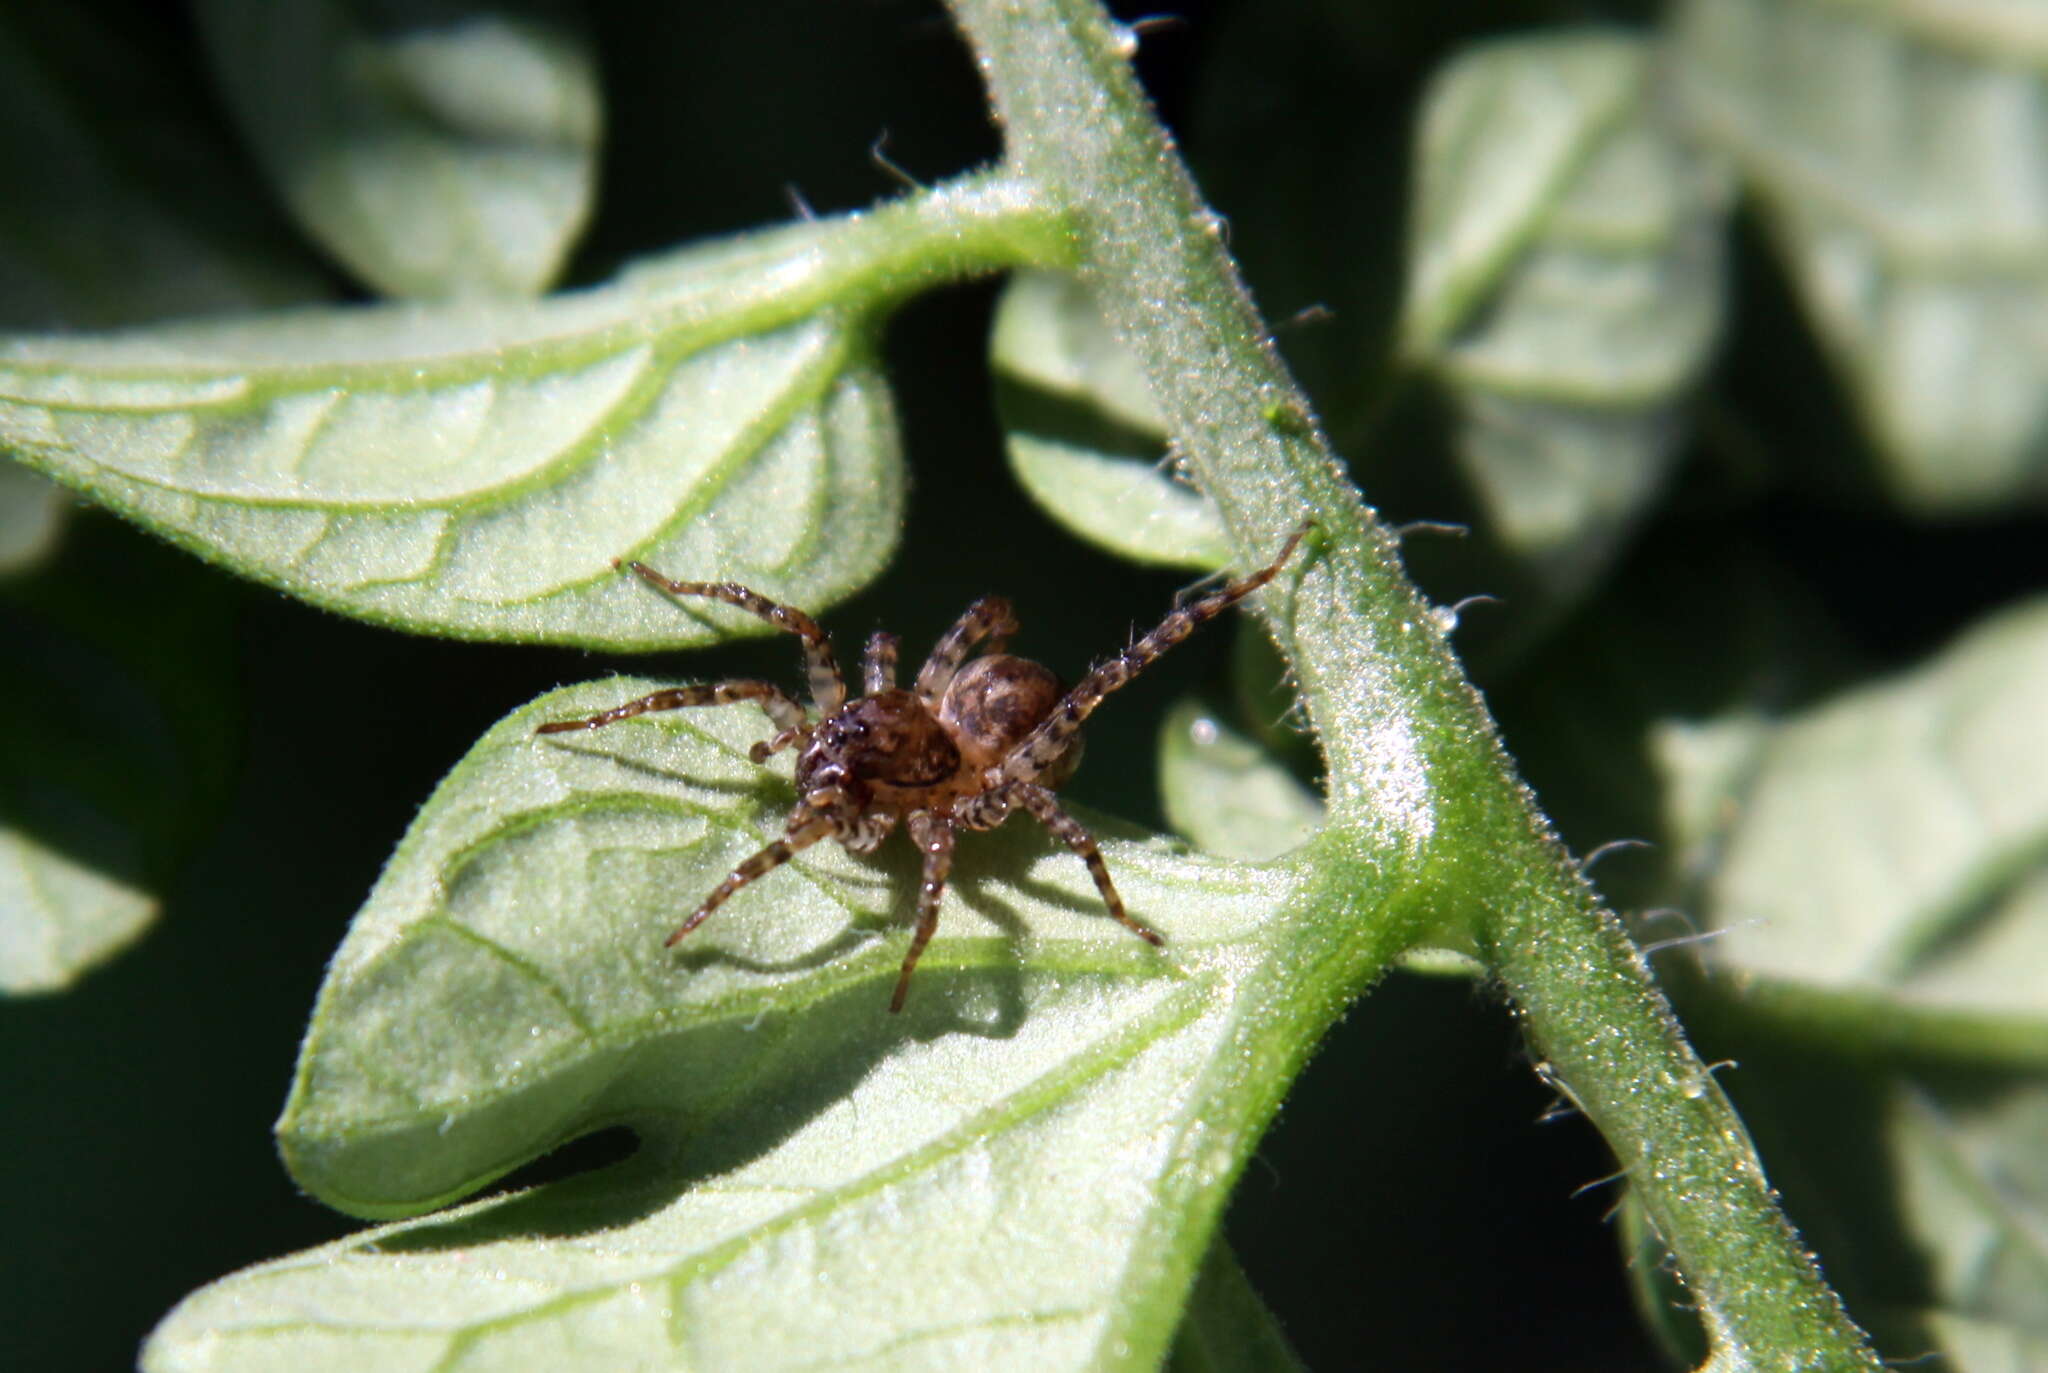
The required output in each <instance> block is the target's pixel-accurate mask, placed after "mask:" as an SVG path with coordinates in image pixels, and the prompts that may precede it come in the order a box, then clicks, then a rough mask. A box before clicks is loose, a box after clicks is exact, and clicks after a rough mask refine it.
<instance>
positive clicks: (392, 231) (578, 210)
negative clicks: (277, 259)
mask: <svg viewBox="0 0 2048 1373" xmlns="http://www.w3.org/2000/svg"><path fill="white" fill-rule="evenodd" d="M199 16H200V20H201V27H202V31H203V33H204V35H205V38H206V41H207V43H208V45H209V47H210V48H211V49H212V57H213V63H214V68H215V70H216V72H217V73H218V74H219V78H220V81H221V84H222V86H223V88H224V89H225V90H226V92H227V95H228V100H229V104H230V106H231V107H232V108H233V110H234V112H235V114H236V116H237V117H238V119H239V120H240V121H241V125H242V130H243V133H244V134H245V136H246V137H247V138H248V139H249V141H250V143H251V144H252V145H253V146H254V147H255V149H256V152H257V154H258V156H259V157H260V158H261V160H262V162H263V165H264V166H265V168H266V169H267V170H268V171H269V173H270V176H271V179H272V180H273V181H275V182H276V183H277V185H278V187H279V189H280V190H281V192H282V194H283V197H284V199H285V201H286V203H288V204H289V205H290V206H291V208H292V211H293V212H294V213H295V214H296V215H297V216H298V217H299V220H300V222H301V223H302V224H303V225H304V226H305V227H306V229H307V230H308V232H310V233H311V234H312V235H313V236H314V237H315V238H317V239H318V240H319V241H320V242H321V243H323V244H324V245H326V247H327V248H328V249H329V251H331V252H333V253H334V255H335V256H336V257H338V258H340V259H341V260H342V261H343V262H344V263H346V264H347V265H348V267H349V269H350V270H351V271H353V272H355V273H356V274H357V275H358V276H359V277H361V278H362V279H363V280H364V281H366V282H368V283H369V284H370V285H371V286H373V287H374V288H376V289H377V290H378V291H379V292H381V293H382V294H385V295H391V296H417V297H424V298H429V299H438V298H445V297H452V296H479V295H497V296H520V295H533V294H536V293H538V292H540V291H542V290H545V289H546V288H547V286H548V285H549V283H551V282H552V281H553V280H554V279H555V277H556V276H557V274H558V273H559V272H560V271H561V267H562V263H563V261H564V259H565V258H566V257H567V256H568V253H569V249H570V248H571V247H572V246H573V244H574V243H575V240H576V236H577V235H578V234H579V233H580V232H581V231H582V228H583V225H584V222H585V220H586V219H588V218H589V215H590V201H591V194H592V190H593V187H594V184H595V180H596V175H595V167H596V158H597V143H598V131H599V125H600V123H601V121H602V115H601V113H600V96H599V92H598V88H597V73H596V65H595V62H594V60H593V57H592V54H591V52H590V50H589V45H588V41H587V39H586V38H585V36H584V35H583V34H582V32H581V31H580V28H579V26H578V25H577V24H576V23H575V22H574V18H575V12H574V10H573V9H571V8H569V7H566V6H562V5H558V4H551V3H547V2H546V0H493V2H489V3H487V2H485V0H203V3H201V4H200V6H199Z"/></svg>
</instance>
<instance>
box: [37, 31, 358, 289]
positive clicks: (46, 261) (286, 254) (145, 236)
mask: <svg viewBox="0 0 2048 1373" xmlns="http://www.w3.org/2000/svg"><path fill="white" fill-rule="evenodd" d="M108 9H109V7H107V6H100V7H97V8H95V7H92V6H86V5H44V6H16V7H12V8H10V9H9V10H8V11H7V12H6V13H5V14H0V176H4V178H5V182H6V185H7V195H6V196H5V197H4V198H0V327H7V328H16V329H28V328H50V327H56V326H64V327H73V328H105V327H108V326H111V325H118V324H136V323H141V322H143V321H146V320H152V319H161V318H166V317H169V316H174V315H189V314H204V313H212V312H217V311H228V310H254V309H261V308H265V307H269V306H276V305H283V304H290V303H300V302H304V301H308V300H315V299H318V298H320V297H321V296H323V295H325V294H326V293H327V291H326V285H325V282H324V280H323V278H322V276H321V275H320V273H319V272H318V271H317V270H315V269H314V268H313V267H312V265H311V264H310V263H309V262H307V261H306V260H305V258H304V257H303V255H302V254H301V253H300V252H299V250H298V248H297V246H296V244H295V243H293V242H292V241H291V239H290V237H289V231H288V228H287V226H286V225H285V224H284V222H283V221H282V220H281V219H276V218H273V217H272V216H271V215H269V214H268V213H266V211H265V209H264V207H263V203H262V201H263V197H262V191H261V187H260V185H258V184H257V183H256V182H255V180H254V178H253V177H250V178H248V179H246V180H244V179H242V178H240V177H238V176H237V172H239V171H240V170H241V167H240V163H239V162H238V160H237V158H236V155H235V150H234V149H233V148H232V147H230V146H229V145H228V141H227V140H226V138H224V137H223V131H222V130H221V129H219V128H217V127H216V126H215V125H214V124H213V123H212V122H211V121H210V120H209V119H208V118H207V108H206V104H205V101H206V93H205V92H202V91H200V90H199V89H197V87H196V86H188V85H187V84H185V82H186V81H187V80H188V79H189V78H188V77H187V76H186V74H185V73H184V72H183V71H182V70H181V69H180V68H178V67H177V66H176V64H175V58H176V56H177V49H176V44H175V41H174V38H173V36H172V35H170V34H168V33H164V32H158V31H157V16H155V15H154V14H153V13H152V12H150V11H148V10H146V9H145V10H141V11H140V12H138V13H135V14H131V15H128V16H127V21H128V22H127V23H125V24H121V25H117V24H115V23H111V22H107V21H106V20H105V19H104V18H103V13H104V12H105V11H107V10H108Z"/></svg>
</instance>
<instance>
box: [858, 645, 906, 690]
mask: <svg viewBox="0 0 2048 1373" xmlns="http://www.w3.org/2000/svg"><path fill="white" fill-rule="evenodd" d="M897 642H898V641H897V638H896V636H895V635H894V634H884V633H882V632H881V631H880V630H876V631H875V633H873V634H872V635H870V636H869V637H868V646H867V649H866V651H865V652H863V653H862V654H861V655H860V675H861V689H862V690H863V691H865V692H866V693H867V694H868V695H870V696H876V695H879V694H881V693H882V692H884V691H887V690H888V689H889V688H891V687H893V686H895V685H896V645H897Z"/></svg>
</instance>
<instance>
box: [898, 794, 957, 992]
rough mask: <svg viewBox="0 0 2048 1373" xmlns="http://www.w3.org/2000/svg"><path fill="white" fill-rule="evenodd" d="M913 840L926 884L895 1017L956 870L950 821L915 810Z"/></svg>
mask: <svg viewBox="0 0 2048 1373" xmlns="http://www.w3.org/2000/svg"><path fill="white" fill-rule="evenodd" d="M910 839H911V842H912V843H914V844H916V845H917V851H918V852H919V853H920V854H922V855H923V856H924V883H923V885H922V886H920V887H919V888H918V891H917V930H916V932H915V933H914V934H912V935H911V936H910V952H909V953H907V954H905V955H903V971H902V972H900V973H898V974H896V993H895V995H894V996H891V997H890V998H889V1014H891V1015H894V1014H895V1013H896V1012H898V1011H900V1010H902V1009H903V1001H904V998H906V997H908V996H909V995H910V975H911V973H913V972H915V971H916V970H917V960H918V959H920V958H922V957H924V946H925V945H927V944H929V943H931V942H932V934H933V932H934V931H936V930H937V929H938V928H939V900H940V898H941V897H943V896H944V895H945V894H946V878H947V876H948V875H949V874H951V873H952V871H953V826H952V823H951V822H950V821H946V820H940V819H936V818H934V817H933V815H932V814H931V812H930V811H922V810H921V811H914V812H912V813H911V816H910Z"/></svg>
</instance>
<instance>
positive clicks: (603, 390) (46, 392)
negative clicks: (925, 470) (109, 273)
mask: <svg viewBox="0 0 2048 1373" xmlns="http://www.w3.org/2000/svg"><path fill="white" fill-rule="evenodd" d="M1043 224H1044V217H1043V216H1042V215H1041V214H1040V213H1039V212H1038V211H1036V210H1035V208H1034V207H1032V206H1030V205H1028V204H1025V203H1023V201H1022V199H1021V198H1020V197H1016V196H1014V195H1011V194H1009V193H1008V192H1007V190H1006V189H1005V188H1004V187H1003V186H1001V185H1000V184H999V183H990V182H982V183H963V184H961V185H956V186H954V187H952V188H948V189H941V190H937V191H933V192H928V193H925V194H924V195H922V196H919V197H916V198H913V199H911V200H908V201H904V202H900V203H898V204H896V205H893V206H890V207H886V208H884V209H882V210H879V211H876V212H874V213H872V214H866V215H855V216H850V217H847V218H843V219H839V220H826V221H819V222H816V223H806V224H800V225H794V226H791V227H789V228H786V229H782V230H779V231H769V232H764V233H760V234H755V235H749V236H745V237H741V238H737V239H731V240H725V241H720V242H716V243H712V244H709V245H705V246H702V247H698V248H695V249H691V250H687V251H683V252H679V253H674V254H670V255H668V256H666V257H662V258H656V259H652V260H650V261H649V262H647V263H644V264H642V265H641V266H639V267H638V268H636V269H633V270H631V271H628V272H627V273H625V274H624V275H622V276H621V277H620V278H618V279H617V280H616V281H614V282H613V283H612V284H610V285H608V286H603V287H599V288H596V289H594V290H589V291H583V292H578V293H573V294H568V295H563V296H558V297H554V298H551V299H548V300H545V301H539V302H532V303H527V302H504V303H490V302H481V301H479V302H461V303H457V302H450V303H445V304H440V305H432V306H396V305H393V306H383V307H376V308H367V309H350V310H327V311H309V312H305V313H301V314H295V315H286V316H277V317H269V318H258V319H246V320H237V321H232V322H220V323H208V324H204V325H188V326H182V327H177V328H160V329H153V330H140V331H135V332H132V333H127V334H121V335H113V336H106V337H98V338H78V339H66V338H42V339H21V340H17V341H15V342H13V343H12V344H11V345H8V346H5V347H0V442H4V443H5V444H6V445H7V446H9V447H11V448H12V449H13V450H14V451H16V452H17V453H18V454H20V455H21V456H22V457H23V458H24V459H26V460H27V461H28V462H30V463H31V465H33V466H36V467H39V468H41V469H42V470H44V471H46V472H48V473H50V474H51V475H53V476H55V477H57V478H58V479H59V480H61V481H64V482H65V483H67V484H68V485H72V486H75V487H77V488H79V489H81V490H83V491H85V492H86V493H87V494H88V495H90V496H92V497H93V498H95V499H97V500H99V501H101V502H103V503H105V504H107V505H110V506H113V507H114V508H116V509H118V510H120V511H122V512H123V513H125V514H128V515H129V516H131V517H132V518H134V519H136V520H139V521H140V522H142V523H143V524H145V525H148V526H150V527H151V528H153V529H155V530H157V531H158V532H159V533H162V534H165V535H166V536H168V537H171V538H173V539H175V540H177V541H179V542H181V543H184V544H187V545H188V546H191V547H194V548H196V549H197V550H198V551H200V552H203V553H205V554H206V555H207V556H209V557H212V558H215V559H217V560H219V561H221V562H224V563H226V564H228V565H229V566H231V567H233V568H235V569H236V570H238V571H241V572H243V573H245V574H247V575H249V576H253V577H257V578H259V579H261V580H264V581H268V582H271V583H273V584H275V585H278V586H281V587H283V588H284V589H286V590H288V591H291V592H293V593H294V594H296V595H299V596H301V597H304V598H305V599H307V600H309V601H313V602H315V603H316V604H320V605H324V606H328V607H330V608H332V609H336V610H340V611H343V612H345V613H348V614H352V615H356V616H359V617H361V618H363V619H367V620H371V621H374V622H378V623H382V624H388V625H393V626H397V627H401V628H406V629H412V630H418V631H422V632H428V633H442V634H451V635H458V636H464V637H478V638H484V637H490V638H505V639H524V640H548V641H553V642H558V643H580V644H589V645H599V646H605V647H612V648H630V649H651V648H656V647H665V646H672V645H679V644H691V643H703V642H706V641H709V640H711V639H713V638H715V637H717V636H718V635H719V634H720V633H722V632H724V631H723V630H722V629H721V626H725V625H733V624H738V625H742V626H743V627H744V629H745V630H753V631H760V630H761V629H762V627H761V625H760V623H759V622H758V621H757V620H754V619H753V618H752V617H751V616H746V615H743V614H740V613H738V612H730V613H727V612H723V611H713V612H711V613H710V614H708V615H705V614H700V613H696V612H684V611H679V610H678V609H677V608H676V607H675V606H674V605H672V604H670V603H669V602H667V601H665V600H663V599H662V598H661V597H659V596H656V595H653V594H651V593H650V592H649V591H648V590H647V588H646V587H645V586H643V585H640V584H638V583H636V582H634V581H633V580H632V579H631V578H626V577H621V576H620V575H619V574H618V573H617V572H616V571H614V569H613V560H614V559H617V558H644V559H645V560H647V561H648V562H650V563H652V564H653V565H654V566H655V567H657V568H660V569H661V570H662V571H664V572H666V573H668V574H669V575H671V576H675V577H683V578H692V577H711V578H716V579H718V580H724V579H727V578H736V579H739V580H742V581H746V582H748V583H750V584H752V585H754V586H756V587H758V588H759V589H761V590H762V591H764V592H766V593H768V594H770V595H776V596H779V597H781V598H782V599H785V600H789V601H793V602H795V603H797V604H801V605H805V606H808V607H812V608H816V607H819V606H823V605H826V604H828V603H830V602H831V601H833V600H834V599H836V598H838V597H840V596H843V595H845V594H846V593H847V592H848V591H850V590H851V589H852V588H854V587H856V586H858V585H860V584H861V583H862V582H864V581H865V580H866V579H867V578H869V577H870V576H872V575H873V574H874V572H875V570H876V569H877V568H878V567H879V566H880V565H881V563H882V561H883V559H884V558H885V557H886V556H887V555H888V552H889V550H890V548H891V547H892V546H893V543H894V541H895V538H896V531H897V522H898V518H899V514H900V510H901V505H902V474H901V470H900V467H899V464H898V454H897V448H896V429H895V423H894V415H893V412H892V408H891V405H890V401H889V396H888V392H887V388H886V386H885V384H884V382H883V381H882V378H881V376H880V373H879V372H878V370H877V367H876V363H875V358H874V355H873V343H874V328H873V325H872V322H871V320H872V316H873V315H874V314H876V313H878V312H879V311H880V310H882V309H883V308H885V307H886V306H887V305H888V304H889V303H890V302H891V301H893V299H894V298H895V296H896V295H897V294H898V293H900V292H902V291H904V290H907V289H910V288H911V287H912V286H913V285H922V284H928V283H929V282H930V280H931V279H932V277H933V276H934V275H936V274H939V273H943V272H960V271H966V270H973V269H975V268H983V269H985V268H986V267H989V266H994V265H1001V263H1002V262H1003V261H1005V260H1013V259H1014V258H1015V257H1016V256H1018V255H1020V254H1023V253H1025V252H1028V251H1032V250H1035V249H1038V248H1040V247H1041V246H1042V244H1041V243H1040V242H1039V241H1038V238H1039V236H1040V235H1041V230H1042V228H1043Z"/></svg>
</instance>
